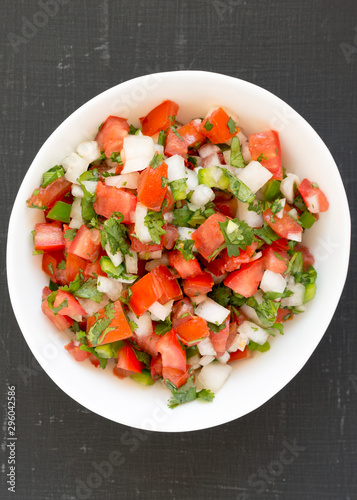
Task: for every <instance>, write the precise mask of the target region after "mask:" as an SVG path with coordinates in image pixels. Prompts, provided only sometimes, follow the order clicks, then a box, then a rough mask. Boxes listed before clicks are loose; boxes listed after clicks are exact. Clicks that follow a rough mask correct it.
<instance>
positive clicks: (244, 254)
mask: <svg viewBox="0 0 357 500" xmlns="http://www.w3.org/2000/svg"><path fill="white" fill-rule="evenodd" d="M257 247H258V243H257V242H255V241H254V242H253V243H252V244H251V245H249V246H247V248H246V249H245V250H240V251H239V255H238V256H237V257H234V256H232V257H229V256H228V252H227V250H226V249H225V250H223V251H222V253H221V254H220V255H219V256H218V257H217V258H216V259H215V260H216V261H217V263H216V265H218V266H219V267H218V269H219V270H220V272H221V274H223V273H226V272H227V273H231V272H232V271H236V270H237V269H239V268H240V266H241V265H242V264H247V263H248V262H249V261H250V258H251V256H252V255H253V253H254V252H255V250H256V249H257ZM214 262H215V261H213V263H214ZM213 274H214V273H213Z"/></svg>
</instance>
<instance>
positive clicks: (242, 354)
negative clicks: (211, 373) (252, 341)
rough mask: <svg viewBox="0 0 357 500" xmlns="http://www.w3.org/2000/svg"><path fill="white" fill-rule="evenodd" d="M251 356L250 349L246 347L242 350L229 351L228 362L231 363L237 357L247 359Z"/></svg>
mask: <svg viewBox="0 0 357 500" xmlns="http://www.w3.org/2000/svg"><path fill="white" fill-rule="evenodd" d="M251 357H252V351H251V350H250V349H248V347H246V348H245V349H244V351H240V350H239V349H238V351H236V352H231V353H230V357H229V360H228V363H231V362H232V361H237V360H238V359H249V358H251Z"/></svg>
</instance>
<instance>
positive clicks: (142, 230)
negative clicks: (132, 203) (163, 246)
mask: <svg viewBox="0 0 357 500" xmlns="http://www.w3.org/2000/svg"><path fill="white" fill-rule="evenodd" d="M147 213H148V209H147V207H146V206H145V205H143V204H142V203H140V202H138V203H137V204H136V209H135V234H136V236H137V237H138V238H139V240H140V241H141V242H142V243H150V242H152V239H151V236H150V233H149V230H148V228H147V226H146V225H145V217H146V216H147Z"/></svg>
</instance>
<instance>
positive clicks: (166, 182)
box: [161, 177, 169, 201]
mask: <svg viewBox="0 0 357 500" xmlns="http://www.w3.org/2000/svg"><path fill="white" fill-rule="evenodd" d="M168 183H169V179H168V178H167V177H161V187H162V188H165V187H167V185H168ZM164 201H167V200H164Z"/></svg>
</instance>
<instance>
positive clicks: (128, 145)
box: [122, 135, 155, 174]
mask: <svg viewBox="0 0 357 500" xmlns="http://www.w3.org/2000/svg"><path fill="white" fill-rule="evenodd" d="M123 150H124V157H125V165H124V168H123V170H122V174H129V173H130V172H139V171H140V170H144V169H145V168H146V167H148V166H149V163H150V162H151V160H152V158H153V156H154V154H155V144H154V141H153V140H152V138H151V137H149V136H146V135H128V136H127V137H125V138H124V146H123ZM122 159H123V156H122Z"/></svg>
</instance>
